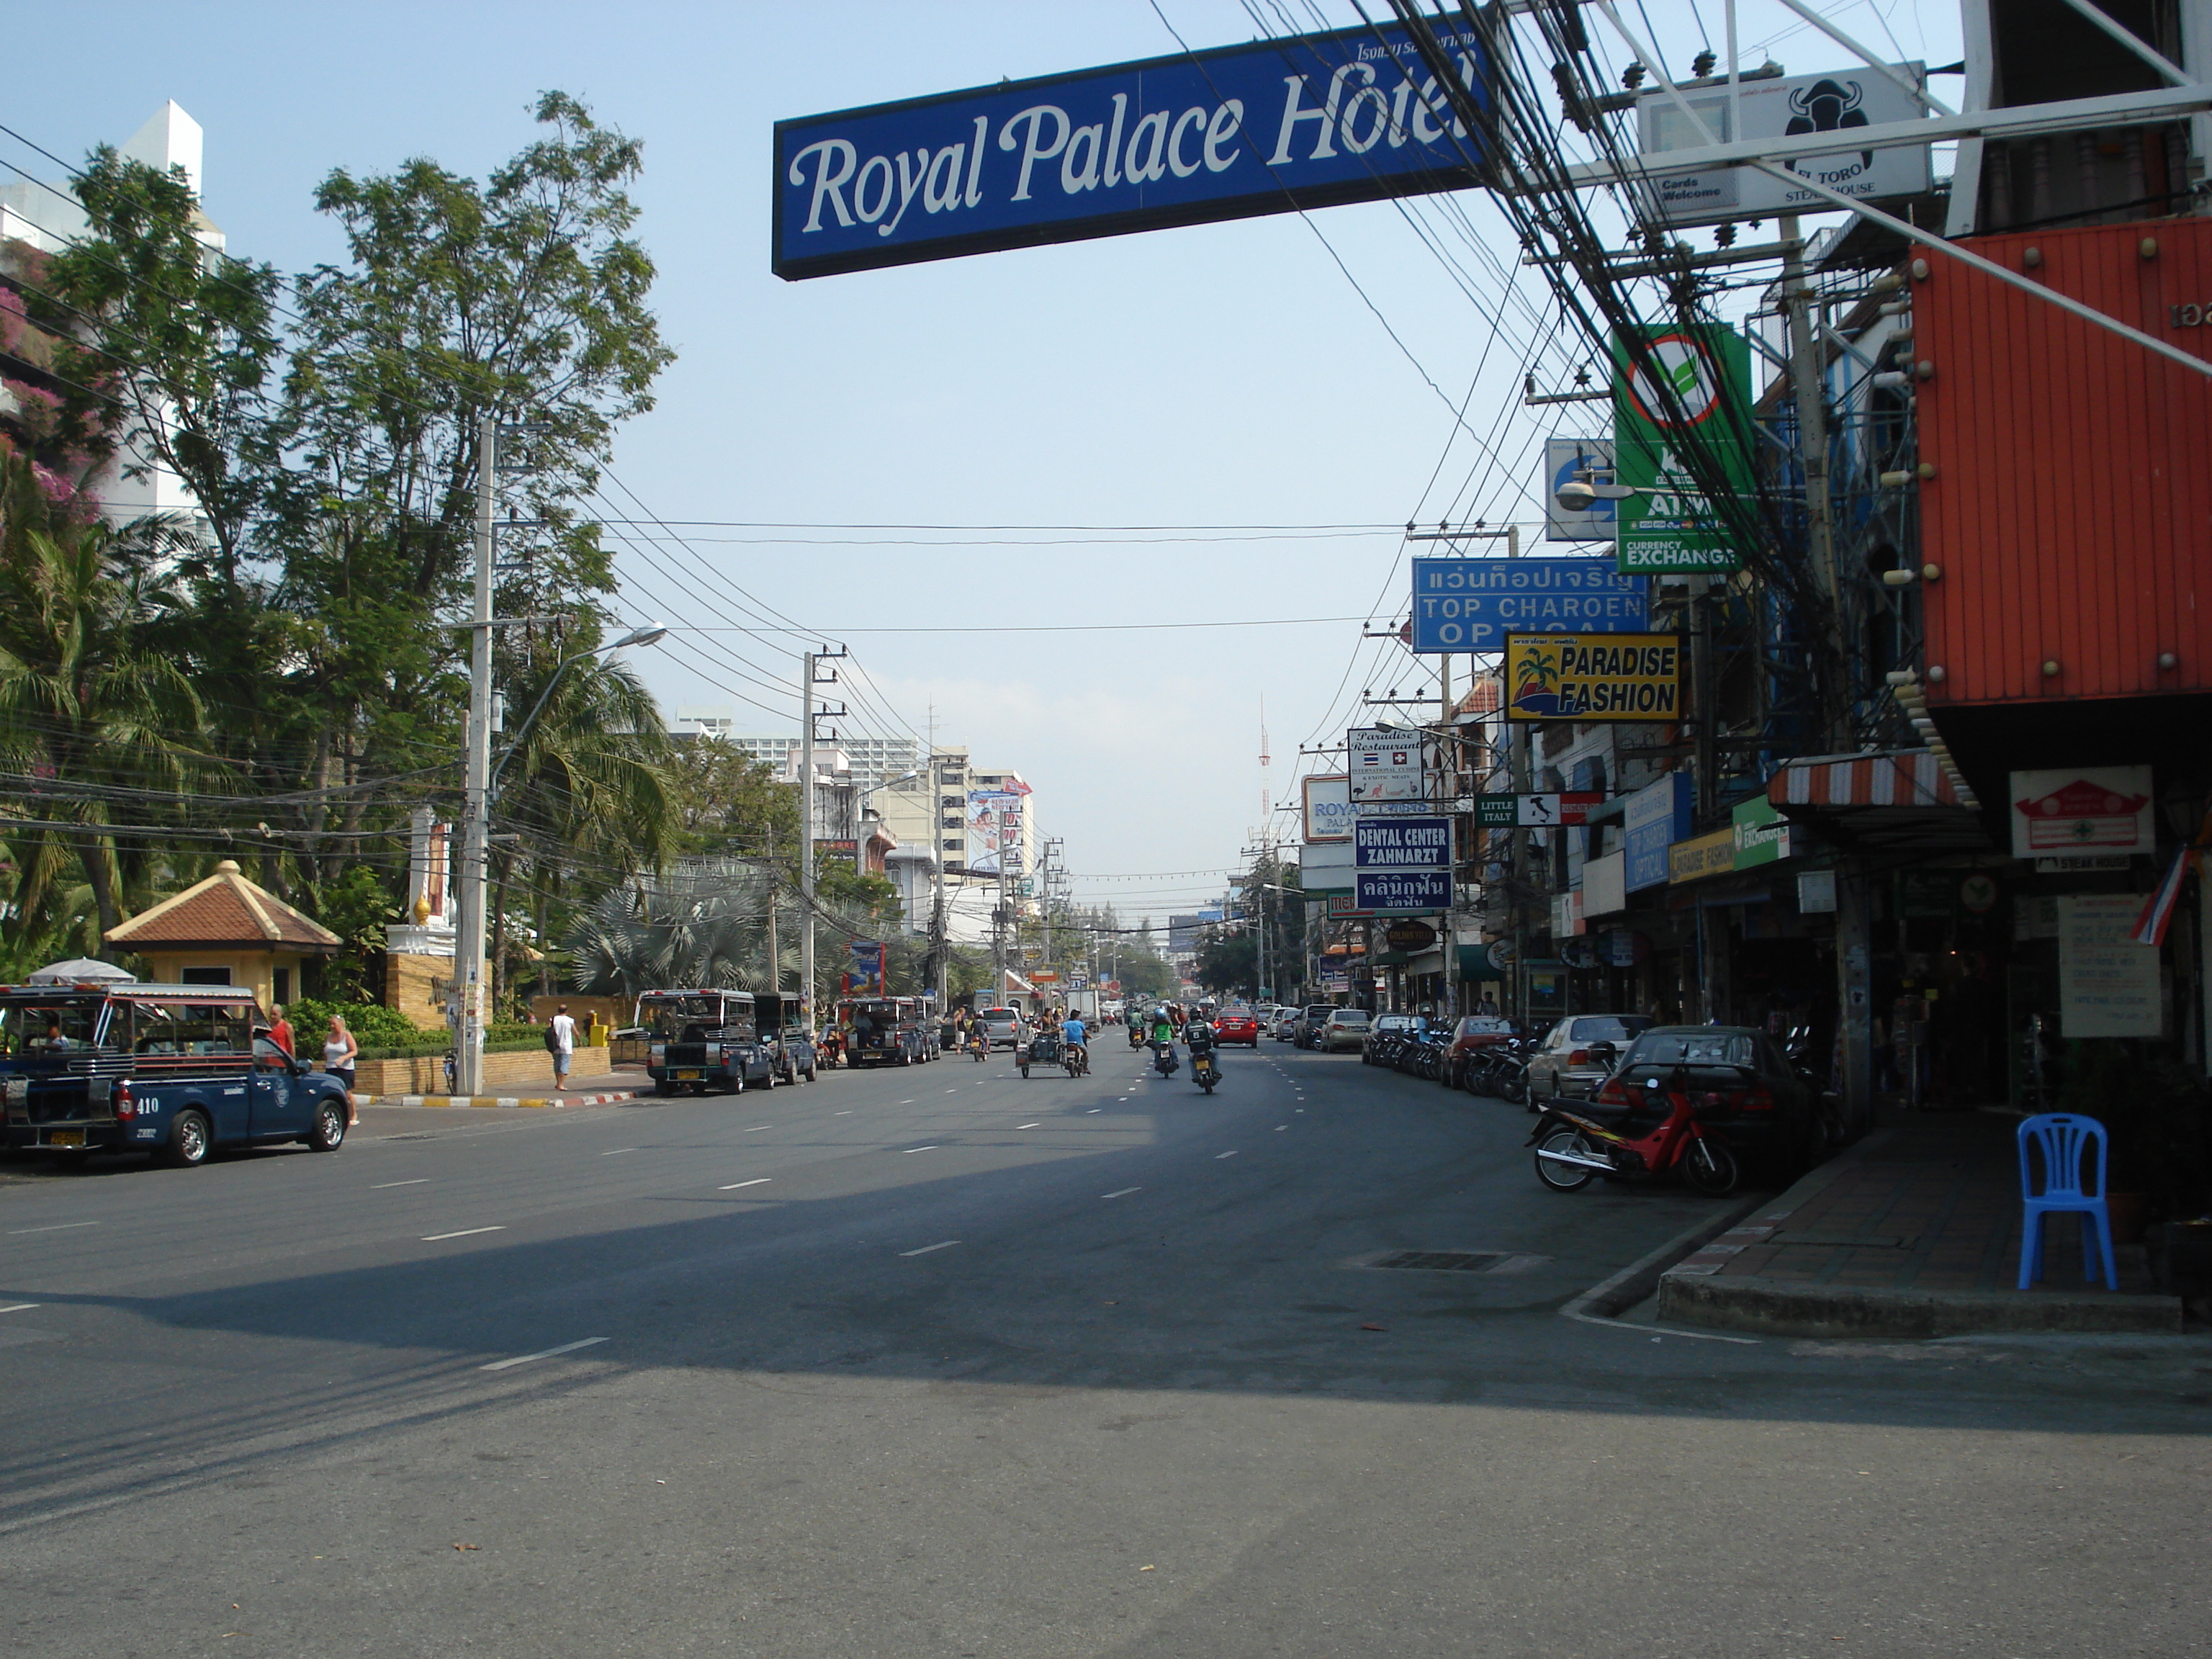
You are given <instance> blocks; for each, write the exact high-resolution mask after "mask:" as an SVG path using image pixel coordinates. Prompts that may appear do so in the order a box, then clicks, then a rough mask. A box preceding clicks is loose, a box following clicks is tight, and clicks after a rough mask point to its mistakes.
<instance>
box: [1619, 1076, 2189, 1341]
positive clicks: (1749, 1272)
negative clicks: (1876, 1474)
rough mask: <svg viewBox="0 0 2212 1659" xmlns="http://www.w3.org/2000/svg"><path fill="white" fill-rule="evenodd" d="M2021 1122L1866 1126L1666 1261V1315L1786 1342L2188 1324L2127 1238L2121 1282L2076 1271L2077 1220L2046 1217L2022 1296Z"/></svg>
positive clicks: (1958, 1118)
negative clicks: (1729, 1223)
mask: <svg viewBox="0 0 2212 1659" xmlns="http://www.w3.org/2000/svg"><path fill="white" fill-rule="evenodd" d="M2015 1127H2016V1124H2015V1120H2014V1119H2012V1118H2010V1117H2006V1116H2003V1115H1996V1114H1988V1113H1978V1112H1977V1113H1958V1114H1930V1115H1913V1116H1908V1117H1906V1118H1905V1119H1904V1120H1903V1121H1900V1122H1899V1123H1897V1124H1895V1125H1893V1126H1891V1127H1885V1128H1882V1129H1879V1130H1877V1131H1875V1133H1873V1134H1870V1135H1869V1136H1868V1137H1867V1138H1866V1139H1864V1140H1863V1141H1861V1142H1860V1143H1859V1144H1858V1145H1857V1146H1853V1147H1851V1148H1850V1149H1848V1150H1847V1151H1846V1152H1844V1153H1843V1154H1842V1155H1841V1156H1840V1157H1838V1158H1835V1159H1833V1160H1832V1161H1831V1162H1829V1163H1827V1164H1823V1165H1822V1166H1821V1167H1820V1169H1818V1170H1814V1171H1813V1172H1812V1173H1811V1174H1810V1175H1808V1176H1806V1177H1805V1178H1804V1179H1803V1180H1802V1181H1800V1182H1798V1183H1797V1184H1796V1186H1794V1187H1792V1188H1790V1190H1789V1191H1787V1192H1785V1193H1784V1194H1782V1195H1781V1196H1780V1197H1779V1198H1778V1199H1776V1200H1774V1201H1773V1202H1772V1203H1771V1204H1767V1205H1763V1206H1759V1209H1758V1210H1757V1211H1756V1212H1754V1213H1753V1214H1752V1215H1751V1216H1750V1217H1749V1218H1747V1220H1745V1221H1744V1222H1742V1223H1741V1225H1737V1226H1735V1227H1734V1228H1732V1229H1730V1230H1729V1231H1727V1232H1725V1233H1723V1234H1722V1235H1721V1236H1720V1237H1718V1238H1717V1239H1715V1240H1714V1241H1713V1242H1712V1243H1710V1244H1708V1245H1706V1246H1705V1248H1704V1249H1699V1250H1698V1251H1695V1252H1693V1253H1692V1255H1690V1256H1689V1257H1688V1258H1687V1259H1686V1260H1685V1261H1681V1262H1680V1263H1678V1264H1677V1265H1675V1266H1674V1267H1672V1268H1669V1269H1668V1271H1667V1272H1666V1273H1664V1274H1663V1275H1662V1276H1661V1278H1660V1280H1659V1304H1658V1313H1659V1316H1660V1317H1661V1318H1662V1319H1666V1320H1674V1321H1680V1322H1686V1323H1692V1324H1701V1325H1713V1326H1720V1327H1723V1328H1728V1329H1730V1330H1745V1331H1761V1332H1771V1333H1773V1334H1778V1335H1789V1336H1892V1337H1897V1336H1902V1337H1934V1336H1956V1335H1963V1334H1967V1333H1969V1332H1976V1331H2179V1330H2180V1329H2181V1328H2182V1317H2183V1316H2182V1304H2181V1299H2180V1298H2179V1297H2173V1296H2165V1295H2161V1294H2159V1293H2158V1292H2157V1291H2155V1290H2154V1288H2153V1286H2152V1285H2151V1282H2150V1276H2149V1273H2148V1268H2147V1267H2146V1266H2145V1263H2144V1257H2143V1249H2142V1246H2141V1245H2139V1244H2136V1245H2127V1244H2123V1245H2120V1246H2119V1247H2118V1249H2117V1251H2116V1252H2115V1254H2116V1255H2118V1269H2119V1282H2120V1288H2119V1291H2118V1292H2117V1293H2115V1292H2112V1291H2106V1290H2105V1289H2103V1288H2102V1286H2101V1284H2100V1285H2098V1286H2096V1287H2094V1288H2092V1286H2091V1285H2090V1284H2089V1282H2088V1281H2087V1280H2086V1279H2084V1278H2083V1277H2082V1273H2081V1235H2080V1229H2079V1224H2078V1223H2076V1222H2075V1221H2074V1220H2073V1219H2072V1218H2070V1217H2058V1218H2052V1219H2051V1220H2049V1221H2047V1222H2046V1223H2045V1230H2046V1231H2045V1243H2044V1265H2043V1275H2044V1276H2043V1279H2042V1281H2041V1282H2040V1283H2039V1284H2038V1285H2036V1286H2035V1287H2034V1288H2033V1289H2032V1290H2029V1291H2020V1290H2016V1289H2015V1288H2014V1287H2015V1285H2017V1284H2018V1283H2019V1276H2020V1243H2021V1200H2020V1165H2019V1161H2018V1153H2017V1152H2016V1151H2015V1141H2014V1133H2015Z"/></svg>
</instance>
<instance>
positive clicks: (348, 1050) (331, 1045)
mask: <svg viewBox="0 0 2212 1659" xmlns="http://www.w3.org/2000/svg"><path fill="white" fill-rule="evenodd" d="M360 1056H361V1044H359V1043H358V1042H355V1041H354V1036H353V1033H352V1032H351V1031H349V1030H346V1023H345V1018H344V1016H343V1015H340V1014H332V1015H331V1029H330V1030H329V1032H328V1033H327V1034H326V1035H325V1036H324V1038H323V1069H324V1070H325V1072H328V1073H330V1074H331V1076H332V1077H334V1078H336V1079H337V1080H338V1081H339V1082H340V1083H341V1084H343V1085H345V1091H346V1127H348V1128H349V1129H350V1128H351V1127H353V1126H354V1125H355V1123H356V1122H357V1121H359V1120H360V1113H359V1111H358V1110H356V1108H355V1106H354V1103H353V1063H354V1061H355V1060H357V1059H359V1058H360Z"/></svg>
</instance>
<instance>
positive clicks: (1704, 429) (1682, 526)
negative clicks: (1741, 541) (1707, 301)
mask: <svg viewBox="0 0 2212 1659" xmlns="http://www.w3.org/2000/svg"><path fill="white" fill-rule="evenodd" d="M1645 343H1646V345H1647V347H1648V349H1649V355H1650V358H1651V360H1652V363H1653V364H1654V365H1656V369H1657V376H1656V378H1657V379H1658V380H1663V381H1664V382H1665V385H1664V386H1660V385H1658V384H1655V379H1654V377H1653V376H1650V375H1647V374H1646V373H1645V372H1644V368H1639V367H1638V366H1636V365H1635V364H1634V363H1633V362H1632V359H1631V356H1630V354H1629V351H1628V348H1627V347H1626V344H1625V343H1623V342H1622V341H1621V340H1620V339H1619V338H1616V339H1615V340H1614V341H1613V470H1614V474H1615V476H1616V477H1618V478H1619V480H1620V483H1624V484H1626V485H1628V486H1629V487H1630V488H1632V489H1637V490H1638V492H1639V493H1638V494H1636V495H1631V496H1629V497H1627V498H1626V500H1624V501H1622V502H1621V503H1620V546H1619V548H1618V550H1617V554H1618V558H1619V563H1620V570H1621V572H1622V573H1623V574H1630V575H1648V574H1653V573H1655V572H1663V571H1675V570H1708V571H1710V570H1737V569H1741V568H1742V566H1743V556H1742V553H1741V550H1739V549H1738V548H1737V547H1736V545H1735V537H1734V536H1733V534H1732V533H1731V532H1729V529H1728V528H1727V525H1726V521H1725V520H1723V519H1722V518H1721V517H1720V516H1719V515H1718V514H1717V513H1716V512H1715V510H1714V507H1713V505H1712V503H1711V501H1709V500H1708V499H1707V498H1706V495H1705V486H1704V485H1702V484H1701V483H1699V482H1698V479H1697V477H1696V476H1695V475H1694V474H1693V473H1692V472H1691V471H1689V470H1688V468H1686V466H1684V465H1683V464H1682V451H1683V447H1684V446H1685V445H1686V444H1689V443H1693V442H1694V443H1696V444H1697V445H1698V446H1699V448H1700V449H1701V450H1704V451H1708V452H1711V453H1717V455H1718V457H1719V459H1720V462H1721V467H1722V471H1723V472H1724V473H1725V474H1726V475H1727V478H1728V483H1729V489H1731V490H1732V491H1734V492H1735V494H1737V495H1741V496H1748V495H1751V494H1752V492H1753V489H1754V488H1755V480H1754V479H1753V476H1752V456H1751V449H1750V443H1751V434H1752V422H1751V345H1750V343H1749V342H1747V340H1745V338H1744V337H1743V336H1741V334H1738V333H1737V332H1736V331H1735V330H1733V329H1730V328H1726V327H1723V326H1721V325H1717V324H1713V325H1699V326H1697V327H1693V328H1691V327H1681V326H1671V327H1665V328H1653V329H1650V330H1647V331H1645Z"/></svg>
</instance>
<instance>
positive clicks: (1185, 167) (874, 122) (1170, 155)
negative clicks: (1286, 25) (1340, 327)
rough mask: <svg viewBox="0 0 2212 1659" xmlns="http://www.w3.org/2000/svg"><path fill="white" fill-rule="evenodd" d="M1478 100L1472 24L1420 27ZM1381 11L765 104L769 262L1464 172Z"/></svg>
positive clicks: (820, 265) (901, 252) (1407, 47)
mask: <svg viewBox="0 0 2212 1659" xmlns="http://www.w3.org/2000/svg"><path fill="white" fill-rule="evenodd" d="M1435 32H1436V37H1437V43H1438V45H1439V46H1441V47H1442V48H1443V52H1444V53H1445V55H1446V56H1447V58H1449V60H1450V63H1451V64H1452V66H1453V67H1454V69H1455V71H1456V72H1457V74H1458V76H1459V78H1460V80H1461V81H1462V83H1464V84H1465V85H1466V86H1467V87H1468V88H1469V89H1470V90H1471V91H1472V92H1473V94H1474V97H1475V98H1476V99H1477V100H1480V101H1481V102H1483V103H1484V104H1486V103H1487V101H1488V97H1489V94H1488V91H1487V84H1486V83H1487V79H1488V74H1487V63H1486V58H1484V56H1483V53H1482V52H1481V50H1480V46H1478V44H1477V41H1476V39H1475V37H1474V34H1473V33H1472V32H1469V31H1467V30H1464V29H1460V28H1455V27H1451V26H1449V25H1446V24H1441V23H1440V24H1438V25H1437V26H1436V31H1435ZM1479 159H1480V146H1479V142H1478V140H1477V138H1476V137H1474V135H1472V134H1471V133H1469V132H1468V130H1467V128H1466V126H1465V125H1463V124H1462V123H1461V122H1459V121H1458V120H1456V119H1455V118H1454V117H1453V115H1452V112H1451V108H1450V100H1449V94H1447V92H1446V90H1445V89H1444V88H1442V87H1440V86H1439V85H1438V84H1437V79H1436V77H1435V76H1434V75H1432V74H1431V72H1430V70H1429V69H1428V66H1427V64H1426V62H1425V60H1424V58H1422V57H1421V56H1420V54H1419V52H1418V51H1417V49H1416V48H1415V46H1414V44H1413V40H1411V39H1410V38H1409V37H1408V36H1407V33H1406V31H1405V30H1404V29H1403V28H1402V27H1398V26H1396V25H1385V26H1378V27H1372V28H1369V27H1360V28H1352V29H1342V30H1339V31H1337V32H1336V33H1331V34H1319V35H1307V36H1302V37H1299V38H1297V39H1294V40H1273V41H1259V42H1255V43H1254V44H1252V45H1249V46H1229V47H1224V48H1221V49H1219V50H1217V51H1212V52H1194V53H1190V54H1188V55H1181V56H1176V57H1173V58H1153V59H1150V60H1148V61H1146V62H1144V63H1137V64H1115V65H1114V66H1112V67H1110V68H1106V69H1095V70H1078V71H1076V72H1074V73H1073V74H1068V75H1056V76H1046V77H1044V78H1042V79H1040V80H1034V81H1012V82H1000V84H999V85H997V86H994V87H979V88H974V89H973V90H970V91H966V92H954V93H946V94H943V95H941V96H939V97H933V98H921V99H915V100H911V101H908V102H905V103H898V104H878V105H875V106H871V107H869V108H866V109H855V110H845V111H842V112H837V113H836V114H830V115H810V116H804V117H801V118H797V119H794V120H788V121H779V122H778V123H776V127H775V237H774V254H773V268H774V270H775V274H776V275H777V276H782V277H785V278H787V279H790V280H796V279H798V278H800V277H806V276H830V275H833V274H835V273H836V272H839V271H847V270H868V269H871V268H872V267H875V266H878V265H895V264H913V263H915V262H918V261H921V260H925V259H947V258H957V257H958V256H960V255H963V254H969V253H986V252H993V251H994V250H997V249H1000V248H1009V247H1022V246H1030V245H1033V244H1041V243H1046V242H1067V241H1078V240H1083V239H1085V238H1088V237H1093V236H1117V235H1122V234H1127V233H1129V232H1133V231H1141V230H1156V229H1160V228H1164V227H1167V226H1171V225H1188V224H1201V223H1205V222H1210V221H1212V220H1217V219H1237V218H1244V217H1249V216H1252V215H1255V214H1262V213H1286V212H1290V211H1291V210H1295V209H1301V208H1310V207H1328V206H1332V205H1334V204H1339V203H1343V202H1364V201H1373V200H1376V199H1379V198H1382V197H1390V196H1410V195H1417V194H1419V193H1421V192H1424V191H1439V190H1456V189H1462V188H1464V187H1466V186H1468V185H1473V184H1475V183H1477V182H1479V180H1478V179H1477V177H1476V173H1475V167H1476V165H1477V162H1478V161H1479Z"/></svg>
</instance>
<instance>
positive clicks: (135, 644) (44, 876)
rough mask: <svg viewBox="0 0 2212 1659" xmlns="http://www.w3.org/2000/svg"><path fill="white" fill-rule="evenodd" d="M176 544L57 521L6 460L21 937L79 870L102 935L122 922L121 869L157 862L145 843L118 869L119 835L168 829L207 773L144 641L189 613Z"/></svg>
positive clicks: (1, 651)
mask: <svg viewBox="0 0 2212 1659" xmlns="http://www.w3.org/2000/svg"><path fill="white" fill-rule="evenodd" d="M174 539H175V531H174V529H173V526H168V525H166V524H164V523H162V522H161V521H158V520H155V521H148V522H145V523H143V524H141V525H138V526H132V527H131V528H130V529H128V530H126V531H124V532H116V531H113V530H111V529H109V528H107V527H106V526H101V525H97V524H89V523H85V522H83V521H82V520H77V519H75V518H72V517H70V516H68V515H66V514H64V513H59V512H58V511H56V510H55V509H54V508H53V507H52V505H51V504H50V503H49V502H48V501H47V499H46V493H45V491H44V490H43V489H41V488H40V483H39V480H38V478H37V476H36V475H35V474H34V473H33V471H32V469H31V467H30V465H29V463H28V462H27V461H26V460H24V459H21V458H20V457H17V456H15V455H7V456H4V457H0V766H4V768H5V769H7V770H9V771H11V772H14V773H15V774H16V775H18V778H19V780H20V781H19V783H18V785H17V788H16V791H15V793H16V794H17V797H18V799H19V800H20V801H21V803H22V804H21V805H20V806H19V807H18V809H17V829H16V833H15V834H14V835H11V836H9V842H10V844H11V846H12V848H13V849H14V851H15V864H16V879H15V893H14V901H15V909H14V917H15V922H16V924H17V926H18V927H21V926H24V925H26V924H27V922H28V921H29V920H30V919H32V918H35V917H41V916H44V915H46V912H47V910H48V909H49V908H50V906H52V903H53V902H54V901H55V900H56V899H57V898H58V897H59V896H61V893H62V891H63V890H64V888H65V886H66V884H67V883H66V875H67V872H68V868H69V866H70V862H71V861H72V860H74V861H75V862H76V864H77V865H78V866H79V867H80V868H81V869H82V872H83V874H84V878H85V881H86V883H87V884H88V885H89V886H90V888H91V890H92V896H93V908H94V914H95V915H97V917H98V921H99V926H100V933H101V934H102V935H105V934H106V933H107V931H108V930H109V929H111V928H112V927H114V926H115V925H116V924H117V923H118V922H119V921H122V920H123V916H122V910H121V905H122V895H123V891H124V886H125V872H126V867H129V868H130V869H131V870H132V871H134V872H135V871H137V870H143V867H144V866H145V865H146V863H147V862H148V860H150V859H151V858H153V857H154V856H155V854H153V853H152V851H151V850H150V849H149V847H148V845H147V844H146V843H145V842H136V843H134V844H132V845H131V846H130V847H129V848H127V849H125V851H123V852H120V853H118V837H117V836H116V834H115V829H116V827H118V825H123V824H128V823H132V822H133V821H136V823H138V824H141V825H145V824H150V823H155V822H159V821H161V819H162V818H163V817H173V808H174V806H175V805H176V804H177V803H176V800H175V798H176V797H177V796H178V795H179V794H180V793H182V791H183V789H184V787H185V783H186V781H187V780H188V778H189V777H190V775H191V773H192V771H193V770H194V769H195V766H196V763H197V760H198V759H199V750H197V747H196V742H197V735H198V732H199V729H200V725H201V708H200V702H199V699H198V697H197V695H196V694H195V693H194V691H193V690H192V685H191V680H190V678H188V677H187V676H186V675H185V672H184V671H183V670H182V669H181V668H180V667H179V665H177V664H176V662H175V661H174V660H173V659H171V658H169V657H168V656H167V655H165V654H163V653H160V652H158V651H157V650H155V649H154V648H153V647H152V646H151V645H150V643H149V639H148V635H149V632H150V631H151V630H152V629H154V628H155V626H157V625H158V624H159V623H160V622H161V620H162V619H163V618H164V617H167V616H168V615H169V614H171V613H173V611H176V610H177V609H178V608H179V604H180V601H179V596H178V595H177V593H176V592H175V591H174V590H173V588H172V587H171V586H169V585H168V583H167V580H166V579H165V577H164V576H163V575H162V574H161V559H162V557H163V556H164V555H165V554H166V553H167V551H168V550H169V548H170V544H172V543H173V541H174ZM165 797H166V798H167V800H166V801H165V799H164V798H165ZM164 805H167V806H168V807H169V808H170V809H171V811H170V812H168V813H165V812H164V811H161V808H162V807H163V806H164Z"/></svg>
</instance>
